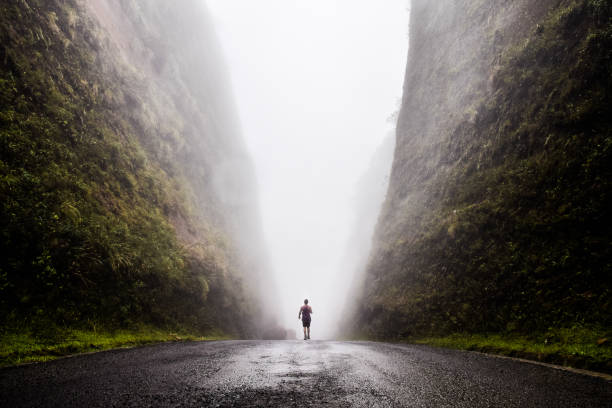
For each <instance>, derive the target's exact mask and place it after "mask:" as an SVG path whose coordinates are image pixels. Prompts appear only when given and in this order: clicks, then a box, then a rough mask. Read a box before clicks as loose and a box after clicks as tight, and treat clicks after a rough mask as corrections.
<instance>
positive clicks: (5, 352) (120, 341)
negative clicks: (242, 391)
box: [0, 327, 229, 367]
mask: <svg viewBox="0 0 612 408" xmlns="http://www.w3.org/2000/svg"><path fill="white" fill-rule="evenodd" d="M226 339H229V337H227V336H226V335H224V334H223V333H221V332H219V333H212V334H210V335H207V336H198V335H194V334H190V333H180V332H179V333H177V332H170V331H164V330H159V329H155V328H147V327H141V328H138V329H137V330H117V331H112V332H111V331H107V332H96V331H92V330H76V329H65V330H61V331H60V332H59V333H57V334H55V335H54V336H53V337H52V338H49V337H37V336H35V335H33V334H31V333H4V334H2V335H0V367H4V366H10V365H15V364H23V363H31V362H42V361H49V360H53V359H56V358H58V357H61V356H66V355H70V354H77V353H86V352H91V351H101V350H109V349H114V348H127V347H135V346H141V345H145V344H153V343H162V342H168V341H202V340H226Z"/></svg>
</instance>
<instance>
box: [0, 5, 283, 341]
mask: <svg viewBox="0 0 612 408" xmlns="http://www.w3.org/2000/svg"><path fill="white" fill-rule="evenodd" d="M1 11H2V13H1V15H2V16H1V17H0V19H1V20H0V22H1V25H0V28H1V31H0V36H1V38H2V46H1V47H0V66H1V73H2V77H1V85H2V93H1V99H2V104H1V110H2V116H1V118H0V119H1V123H0V129H1V136H2V139H1V149H2V150H1V153H2V156H1V160H2V162H1V170H2V183H1V185H0V194H1V196H2V202H3V206H4V207H3V213H2V231H3V235H2V239H3V242H2V246H3V250H5V251H6V253H7V255H6V256H3V258H2V264H1V265H0V291H2V296H1V298H2V300H1V301H0V306H2V309H3V311H4V313H3V316H4V317H6V318H7V319H8V320H10V322H9V323H11V322H12V323H11V324H13V323H15V322H22V323H15V324H26V325H32V324H35V323H36V322H37V321H38V322H45V321H54V322H57V323H60V324H64V325H84V324H89V323H88V322H99V323H101V324H107V325H110V326H125V325H131V324H133V323H139V322H143V323H151V324H155V325H160V326H169V327H187V328H190V329H199V330H202V331H210V330H217V329H221V330H223V331H224V332H227V333H233V334H235V335H240V336H258V335H262V333H261V326H260V327H256V326H255V324H254V319H250V318H249V316H252V314H253V313H254V312H255V311H259V310H261V309H264V310H269V308H265V306H263V304H264V303H265V300H264V299H265V298H264V293H263V291H262V288H264V287H267V288H270V287H272V286H273V284H271V283H270V282H269V279H268V276H267V275H266V259H265V256H264V255H263V254H264V250H263V248H262V246H261V245H260V242H261V235H260V228H259V221H258V209H257V197H256V192H255V189H254V188H255V183H254V180H253V176H252V174H253V171H252V165H251V162H250V159H249V157H248V155H247V153H246V150H245V148H244V145H243V142H242V139H241V135H240V129H239V126H238V121H237V118H236V115H235V112H234V106H233V102H232V100H231V90H230V89H229V87H228V81H227V79H226V77H225V75H224V71H225V69H224V67H223V63H222V61H221V56H220V53H219V50H218V45H217V42H216V38H215V36H214V32H213V30H212V28H211V26H210V19H209V17H208V15H207V12H206V10H205V8H204V5H203V3H202V2H200V1H195V0H194V1H186V2H182V3H181V5H180V6H178V5H175V4H170V3H168V2H164V1H139V0H133V1H113V0H108V1H98V2H81V1H76V0H69V1H40V0H14V1H13V0H11V1H8V2H5V3H4V4H3V5H2V10H1ZM268 294H269V295H270V296H272V293H268ZM262 318H263V319H264V320H265V317H262ZM270 321H272V319H271V320H270ZM7 324H8V323H7Z"/></svg>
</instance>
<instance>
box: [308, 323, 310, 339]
mask: <svg viewBox="0 0 612 408" xmlns="http://www.w3.org/2000/svg"><path fill="white" fill-rule="evenodd" d="M308 340H310V326H308Z"/></svg>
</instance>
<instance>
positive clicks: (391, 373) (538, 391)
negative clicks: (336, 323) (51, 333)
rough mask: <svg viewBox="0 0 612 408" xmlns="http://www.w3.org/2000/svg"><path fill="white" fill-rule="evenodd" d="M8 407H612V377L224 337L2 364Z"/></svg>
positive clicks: (460, 355)
mask: <svg viewBox="0 0 612 408" xmlns="http://www.w3.org/2000/svg"><path fill="white" fill-rule="evenodd" d="M0 406H2V407H86V408H90V407H123V406H130V407H208V406H211V407H246V406H281V407H287V406H296V407H305V406H306V407H308V406H331V407H555V408H558V407H612V381H609V380H606V379H603V378H596V377H590V376H587V375H582V374H577V373H572V372H567V371H563V370H557V369H554V368H550V367H544V366H540V365H535V364H529V363H522V362H519V361H514V360H509V359H501V358H497V357H490V356H485V355H482V354H477V353H469V352H459V351H451V350H442V349H434V348H429V347H425V346H410V345H394V344H386V343H369V342H327V341H316V340H311V341H219V342H194V343H172V344H162V345H156V346H149V347H141V348H137V349H125V350H115V351H108V352H102V353H95V354H89V355H82V356H76V357H71V358H65V359H61V360H56V361H53V362H49V363H44V364H32V365H26V366H21V367H13V368H5V369H2V370H0Z"/></svg>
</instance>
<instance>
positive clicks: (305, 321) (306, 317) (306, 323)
mask: <svg viewBox="0 0 612 408" xmlns="http://www.w3.org/2000/svg"><path fill="white" fill-rule="evenodd" d="M311 314H312V307H310V306H308V299H304V306H302V307H300V312H299V313H298V319H302V326H303V327H304V340H310V315H311Z"/></svg>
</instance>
